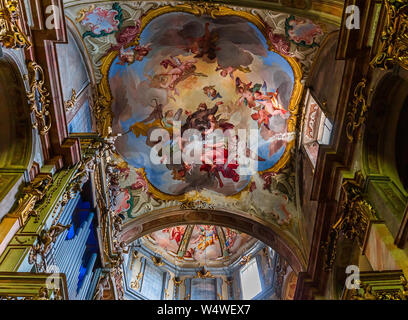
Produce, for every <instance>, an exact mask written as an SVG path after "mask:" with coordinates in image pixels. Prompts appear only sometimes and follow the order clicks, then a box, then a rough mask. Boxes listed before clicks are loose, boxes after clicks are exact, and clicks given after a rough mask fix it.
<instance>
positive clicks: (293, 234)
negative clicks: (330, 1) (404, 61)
mask: <svg viewBox="0 0 408 320" xmlns="http://www.w3.org/2000/svg"><path fill="white" fill-rule="evenodd" d="M65 13H66V15H67V16H68V18H69V19H70V21H72V23H74V24H75V29H76V31H77V32H78V34H80V35H81V38H82V41H83V43H84V45H85V46H86V48H87V50H88V56H89V61H90V63H91V64H92V68H93V70H94V76H95V79H96V81H97V85H98V91H99V92H100V94H102V95H103V96H104V99H105V100H106V102H107V104H108V107H109V109H108V111H107V113H106V114H107V116H106V117H105V120H106V119H107V120H106V121H110V122H109V126H110V128H109V131H110V132H112V135H113V137H114V139H113V140H114V141H115V147H116V150H117V155H116V156H115V157H114V159H113V160H114V162H115V166H114V168H109V170H111V171H114V172H116V174H117V176H116V178H115V181H112V182H111V185H113V186H115V187H116V195H115V214H116V215H118V216H120V217H121V218H122V220H123V221H124V222H125V224H126V223H127V222H130V221H133V220H134V219H137V218H139V217H142V216H143V215H145V214H149V213H151V212H152V211H155V210H158V211H157V212H161V211H163V210H167V211H169V210H180V209H209V210H212V209H216V210H223V211H226V212H231V213H239V214H245V215H249V216H251V217H254V218H256V219H260V220H262V221H264V222H265V223H269V224H273V225H275V226H277V227H278V228H280V229H279V230H281V232H282V234H283V236H284V237H285V238H287V239H291V240H292V241H294V242H295V243H300V242H301V241H299V239H300V238H301V237H302V236H301V231H300V230H301V225H300V223H301V222H300V218H299V217H300V216H299V213H298V208H297V203H296V188H295V171H296V170H295V168H296V163H295V154H294V148H293V146H294V144H295V140H296V123H297V119H298V118H299V115H300V113H301V110H299V107H298V104H299V101H300V97H301V93H302V90H303V84H304V81H305V80H306V79H307V77H308V75H309V72H310V69H311V66H312V63H313V59H314V57H315V55H316V52H317V50H318V48H319V46H320V44H321V43H322V41H323V39H324V38H325V36H326V35H327V34H328V33H329V32H331V31H332V30H334V29H336V27H335V26H331V25H329V24H326V23H322V22H321V21H311V20H308V19H305V18H302V17H297V16H293V15H291V14H287V13H278V12H272V11H270V10H260V9H250V8H241V7H232V6H227V5H219V4H196V3H173V2H149V1H142V2H103V3H97V2H94V3H92V2H86V3H82V2H81V3H79V2H72V3H70V4H67V6H66V8H65ZM156 129H160V130H161V131H160V132H161V133H163V134H164V135H162V136H160V137H159V138H158V137H154V136H153V135H154V133H155V132H157V130H156ZM191 129H195V130H197V131H198V133H199V136H201V138H202V141H196V140H195V139H192V138H191V137H187V138H186V137H184V134H185V133H187V132H189V130H191ZM240 129H241V130H243V131H245V132H246V133H247V136H242V135H239V134H237V132H238V130H240ZM251 133H254V135H252V137H253V136H255V137H256V139H255V140H256V141H257V144H255V145H254V144H251V140H250V137H251ZM211 134H214V135H216V136H217V137H218V138H219V136H221V137H222V139H221V140H214V141H208V140H207V141H206V140H205V137H207V136H208V135H211ZM218 138H217V139H218ZM231 141H232V142H233V143H231ZM234 143H237V144H234ZM158 145H160V147H161V151H160V152H157V151H158V150H159V149H160V148H158ZM233 145H239V146H241V147H240V149H238V152H237V149H235V151H234V149H233V148H231V146H233ZM198 149H200V150H204V151H203V152H201V153H199V156H198V158H196V159H195V160H196V161H194V162H193V163H190V162H188V161H185V158H184V155H185V154H188V151H189V150H198ZM152 152H153V153H154V154H155V155H156V156H155V157H152V156H151V155H152ZM178 154H181V155H182V156H181V159H180V158H178V156H177V155H178ZM175 155H176V156H175ZM231 155H238V157H242V158H243V159H246V162H245V161H244V162H238V163H237V162H236V161H235V162H234V161H231V159H232V160H234V157H231ZM194 232H198V230H196V231H194ZM168 234H170V233H167V231H166V232H165V233H163V231H160V232H158V233H154V234H151V235H150V236H148V238H149V239H150V240H152V241H153V240H154V241H159V242H160V243H161V242H166V241H167V242H166V243H168V245H166V246H165V247H166V248H167V249H166V250H167V251H168V252H173V253H174V252H176V243H175V241H176V240H175V239H172V240H171V241H170V240H169V238H168V239H167V240H166V241H165V240H163V239H166V236H167V235H168ZM154 237H156V238H154ZM176 242H177V241H176ZM198 242H199V240H198ZM217 243H218V242H217ZM159 247H160V245H159ZM197 248H198V247H196V251H194V252H195V255H192V257H189V259H196V260H197V261H199V259H200V258H199V255H198V253H197V252H199V250H198V249H197ZM219 248H220V245H219V244H218V247H217V245H216V244H215V245H213V247H212V248H211V250H212V251H211V252H212V254H213V256H214V259H217V258H218V257H220V256H222V255H219V253H220V252H221V251H220V250H218V249H219ZM190 249H191V248H190ZM197 250H198V251H197ZM208 250H209V249H208ZM185 258H187V257H185Z"/></svg>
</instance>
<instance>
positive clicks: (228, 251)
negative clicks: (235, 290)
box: [142, 225, 257, 268]
mask: <svg viewBox="0 0 408 320" xmlns="http://www.w3.org/2000/svg"><path fill="white" fill-rule="evenodd" d="M256 242H257V240H256V239H254V238H252V237H251V236H249V235H247V234H245V233H241V232H239V231H236V230H233V229H230V228H227V227H218V226H214V225H181V226H174V227H169V228H165V229H162V230H159V231H155V232H153V233H150V234H148V235H146V236H144V237H143V238H142V244H143V245H144V246H146V247H147V248H149V249H150V250H152V251H153V252H155V253H156V254H158V255H160V256H161V257H163V258H164V259H166V260H167V261H169V262H170V263H173V264H174V265H176V266H178V267H182V268H188V267H201V266H206V267H226V266H229V265H230V264H232V263H234V262H235V261H237V259H239V258H241V256H242V254H244V253H245V252H246V251H247V250H249V249H250V248H251V247H252V246H253V245H254V244H255V243H256Z"/></svg>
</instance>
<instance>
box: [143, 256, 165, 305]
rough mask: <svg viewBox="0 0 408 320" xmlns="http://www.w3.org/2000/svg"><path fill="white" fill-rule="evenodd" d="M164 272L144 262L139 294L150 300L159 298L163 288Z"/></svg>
mask: <svg viewBox="0 0 408 320" xmlns="http://www.w3.org/2000/svg"><path fill="white" fill-rule="evenodd" d="M163 276H164V272H163V271H161V270H160V269H158V268H155V267H154V266H152V265H150V263H146V266H145V272H144V275H143V283H142V288H141V294H142V295H144V296H145V297H146V298H147V299H150V300H160V299H161V296H162V290H163Z"/></svg>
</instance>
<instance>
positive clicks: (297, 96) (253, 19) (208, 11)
mask: <svg viewBox="0 0 408 320" xmlns="http://www.w3.org/2000/svg"><path fill="white" fill-rule="evenodd" d="M175 12H182V13H189V14H192V15H195V16H202V15H209V16H210V17H211V18H213V19H216V18H217V17H225V16H236V17H241V18H243V19H245V20H247V21H248V22H249V23H252V24H253V25H254V26H255V27H257V28H258V30H259V31H260V32H261V33H262V35H263V36H264V38H265V40H266V43H267V44H268V51H270V52H274V53H276V54H278V55H279V56H281V57H282V58H284V59H285V60H286V61H287V62H288V64H289V65H290V67H291V68H292V71H293V75H294V85H293V91H292V96H291V99H290V102H289V105H288V111H289V112H290V114H291V116H290V117H289V118H288V124H287V126H288V128H287V132H296V127H297V120H298V114H299V103H300V100H301V97H302V93H303V85H302V84H301V79H302V74H303V73H302V69H301V66H300V64H299V62H297V60H296V59H295V58H293V57H289V56H285V55H282V54H281V53H279V52H277V51H276V50H275V49H274V47H273V45H272V44H271V42H270V40H269V38H268V26H267V25H266V24H265V22H264V21H263V20H262V19H261V18H260V17H259V16H256V15H254V14H252V13H250V12H246V11H236V10H234V9H231V8H228V7H226V6H222V5H219V4H208V3H203V4H195V3H191V4H179V5H176V6H163V7H159V8H154V9H150V10H149V11H147V12H146V13H145V14H144V15H143V16H142V17H140V20H141V28H140V32H139V35H138V36H137V37H136V39H135V40H134V41H133V42H131V43H129V44H127V45H126V46H125V48H128V47H131V46H134V45H137V44H138V42H139V40H140V35H141V34H142V32H143V30H144V29H145V28H146V26H147V25H148V24H149V23H151V22H152V21H153V20H154V19H155V18H157V17H159V16H161V15H164V14H168V13H175ZM117 56H118V52H117V51H112V52H109V53H108V54H107V55H106V56H105V57H104V58H103V59H102V65H101V74H102V79H101V82H100V83H99V84H98V86H97V90H98V95H99V97H102V103H101V104H102V108H101V110H98V111H96V112H97V113H100V114H99V116H100V115H101V114H102V117H101V118H103V120H104V122H103V123H102V128H100V129H99V130H100V134H102V136H103V137H107V136H109V135H110V127H111V125H112V117H113V113H112V110H111V105H112V102H113V97H112V91H111V88H110V84H109V72H110V68H111V66H112V64H113V62H114V60H115V59H116V57H117ZM100 107H101V106H100ZM97 118H98V117H97ZM295 141H296V139H293V140H292V141H290V142H289V143H288V145H287V146H286V149H285V151H284V153H283V155H282V156H281V158H280V159H279V160H278V162H277V163H275V165H274V166H273V167H271V168H269V169H266V170H263V171H259V172H258V173H259V174H264V173H266V172H278V171H279V170H280V169H282V168H283V167H284V166H285V165H286V164H287V163H288V161H289V159H290V153H291V150H292V148H293V147H294V145H295ZM135 170H137V171H138V172H140V173H141V174H142V176H143V177H144V179H145V180H146V182H147V184H148V188H149V190H148V191H149V192H150V193H151V194H153V196H155V197H157V198H160V199H162V200H164V201H168V200H178V201H183V202H184V201H196V200H202V201H205V202H209V199H206V198H203V197H202V196H201V195H200V193H199V192H197V191H195V193H194V196H192V195H191V194H189V195H187V194H188V193H184V194H181V195H171V194H167V193H164V192H162V191H160V190H159V189H158V188H156V187H155V186H153V185H152V184H151V182H150V181H149V179H148V178H147V175H146V172H145V170H144V168H140V169H138V168H135ZM252 181H253V178H251V179H250V181H249V183H248V185H247V186H246V187H245V188H243V189H242V190H241V191H239V192H238V193H236V194H233V195H228V196H226V197H227V198H234V199H240V197H241V194H242V193H244V192H246V191H248V190H249V189H250V187H251V182H252Z"/></svg>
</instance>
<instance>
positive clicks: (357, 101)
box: [346, 78, 369, 142]
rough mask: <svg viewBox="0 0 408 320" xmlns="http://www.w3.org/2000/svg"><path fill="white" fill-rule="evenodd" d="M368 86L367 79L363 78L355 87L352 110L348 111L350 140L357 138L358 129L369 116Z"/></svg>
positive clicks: (348, 134) (347, 132)
mask: <svg viewBox="0 0 408 320" xmlns="http://www.w3.org/2000/svg"><path fill="white" fill-rule="evenodd" d="M366 87H367V79H365V78H363V79H362V80H361V81H360V82H359V83H358V84H357V85H356V87H355V89H354V93H353V100H352V102H351V111H349V112H347V124H346V135H347V138H348V140H349V141H350V142H353V141H354V140H355V134H356V131H357V130H358V129H359V128H360V127H361V126H362V125H363V124H364V123H365V121H366V118H367V116H366V114H367V111H368V108H369V105H368V104H367V93H366ZM358 138H360V137H358Z"/></svg>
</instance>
